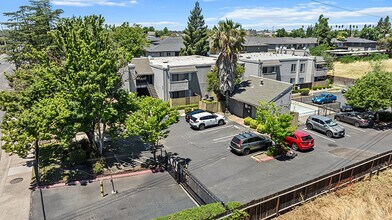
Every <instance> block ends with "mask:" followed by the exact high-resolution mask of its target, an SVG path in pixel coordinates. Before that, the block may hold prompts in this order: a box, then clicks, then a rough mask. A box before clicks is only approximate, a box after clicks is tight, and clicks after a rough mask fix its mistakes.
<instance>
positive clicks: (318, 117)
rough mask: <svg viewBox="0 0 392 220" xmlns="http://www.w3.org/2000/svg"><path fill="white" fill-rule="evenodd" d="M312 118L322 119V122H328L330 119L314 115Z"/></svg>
mask: <svg viewBox="0 0 392 220" xmlns="http://www.w3.org/2000/svg"><path fill="white" fill-rule="evenodd" d="M310 117H311V118H317V119H320V120H323V121H324V120H328V119H330V118H328V117H325V116H321V115H312V116H310Z"/></svg>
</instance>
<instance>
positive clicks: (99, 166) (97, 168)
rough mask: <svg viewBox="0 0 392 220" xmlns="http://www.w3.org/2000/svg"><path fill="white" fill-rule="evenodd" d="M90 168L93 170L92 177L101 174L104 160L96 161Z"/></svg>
mask: <svg viewBox="0 0 392 220" xmlns="http://www.w3.org/2000/svg"><path fill="white" fill-rule="evenodd" d="M92 168H93V173H94V175H99V174H102V173H103V169H104V168H105V160H104V159H100V160H97V161H96V162H95V163H94V164H93V167H92Z"/></svg>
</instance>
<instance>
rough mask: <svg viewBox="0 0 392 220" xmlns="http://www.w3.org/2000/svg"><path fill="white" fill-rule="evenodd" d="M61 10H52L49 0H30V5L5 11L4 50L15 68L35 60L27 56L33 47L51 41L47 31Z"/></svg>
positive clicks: (42, 46) (47, 43)
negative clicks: (13, 10)
mask: <svg viewBox="0 0 392 220" xmlns="http://www.w3.org/2000/svg"><path fill="white" fill-rule="evenodd" d="M62 12H63V11H62V10H60V9H57V10H52V8H51V6H50V3H49V0H30V5H25V6H20V7H19V10H18V11H16V12H6V13H4V16H6V17H8V21H7V22H4V23H2V24H4V25H5V26H6V27H7V28H8V32H7V36H6V37H7V39H6V41H7V44H6V47H5V50H6V51H7V54H8V55H9V60H10V61H11V62H13V63H14V64H15V66H16V68H19V67H20V66H21V65H22V64H31V63H33V62H35V61H34V60H32V59H31V58H30V56H29V54H30V53H31V51H32V50H33V48H34V49H36V50H40V49H43V48H46V47H47V46H49V45H50V44H51V43H52V40H51V37H50V36H49V35H48V32H49V31H50V30H52V29H53V28H54V25H55V23H56V22H57V20H58V19H59V16H60V14H61V13H62Z"/></svg>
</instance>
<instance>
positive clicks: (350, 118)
mask: <svg viewBox="0 0 392 220" xmlns="http://www.w3.org/2000/svg"><path fill="white" fill-rule="evenodd" d="M335 120H336V121H343V122H346V123H349V124H352V125H354V126H355V127H369V126H372V125H373V123H374V121H373V117H372V116H370V115H367V114H364V113H360V112H339V113H338V114H336V115H335Z"/></svg>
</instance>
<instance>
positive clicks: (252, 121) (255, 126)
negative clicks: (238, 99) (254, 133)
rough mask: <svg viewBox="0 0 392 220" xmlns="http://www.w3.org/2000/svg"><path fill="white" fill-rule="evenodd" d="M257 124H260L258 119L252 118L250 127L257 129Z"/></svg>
mask: <svg viewBox="0 0 392 220" xmlns="http://www.w3.org/2000/svg"><path fill="white" fill-rule="evenodd" d="M257 124H258V123H257V121H256V120H254V119H252V120H251V121H250V128H253V129H256V128H257Z"/></svg>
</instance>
